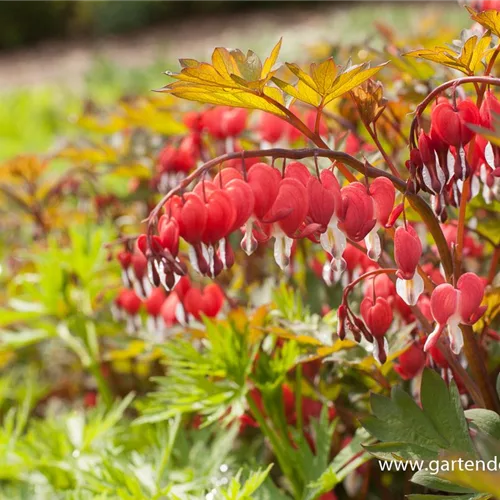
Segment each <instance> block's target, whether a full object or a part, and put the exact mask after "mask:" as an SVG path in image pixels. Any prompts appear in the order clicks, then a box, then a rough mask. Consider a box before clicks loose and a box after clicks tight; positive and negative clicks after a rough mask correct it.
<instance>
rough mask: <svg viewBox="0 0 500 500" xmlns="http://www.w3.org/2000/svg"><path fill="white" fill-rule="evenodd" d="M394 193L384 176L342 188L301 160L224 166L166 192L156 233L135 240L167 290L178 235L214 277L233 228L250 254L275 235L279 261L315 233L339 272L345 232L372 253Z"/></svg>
mask: <svg viewBox="0 0 500 500" xmlns="http://www.w3.org/2000/svg"><path fill="white" fill-rule="evenodd" d="M394 201H395V189H394V186H393V185H392V183H391V182H390V181H389V180H388V179H386V178H378V179H375V180H374V181H373V182H371V184H370V185H368V186H367V185H365V184H363V183H361V182H353V183H351V184H349V185H347V186H345V187H343V188H341V187H340V184H339V182H338V180H337V178H336V177H335V175H334V174H333V172H332V171H331V170H329V169H324V170H322V171H321V173H320V174H319V176H318V177H316V176H314V175H312V174H311V173H310V171H309V170H308V168H307V167H306V166H305V165H304V164H303V163H301V162H291V163H289V164H288V165H287V166H286V168H285V169H284V170H283V172H280V171H279V170H278V169H276V168H274V167H273V166H270V165H268V164H266V163H261V162H260V163H256V164H253V165H252V166H251V167H250V168H249V169H248V170H246V169H245V170H240V169H238V168H234V167H226V168H224V169H222V170H221V171H220V172H219V173H218V174H217V175H216V176H215V177H214V178H213V179H212V180H208V179H202V180H201V181H200V182H199V183H198V184H197V185H196V186H195V187H194V189H193V190H192V191H191V192H188V193H185V194H183V195H182V196H178V195H174V196H172V197H171V198H169V200H168V201H167V203H166V204H165V207H164V210H165V212H164V214H163V215H162V216H161V217H160V219H159V221H158V227H157V229H158V236H156V235H150V236H149V237H147V236H146V235H142V236H141V237H140V238H139V240H138V241H139V242H140V245H139V246H140V249H141V250H142V251H143V253H144V255H145V256H146V257H147V259H148V267H149V271H150V272H149V275H150V277H151V278H152V281H153V283H154V284H155V286H158V283H162V284H163V285H164V286H165V288H166V289H167V290H169V289H171V288H172V287H173V286H175V284H176V282H177V280H178V279H179V276H181V275H183V274H185V271H184V269H183V266H182V262H181V261H180V260H179V258H178V253H179V240H180V239H183V240H184V241H185V242H186V243H188V244H189V252H188V253H189V259H190V261H191V264H192V266H193V268H194V269H195V270H196V271H197V272H199V273H200V274H202V275H206V276H210V277H212V278H214V277H216V276H217V275H218V274H219V273H220V272H221V271H222V270H223V269H227V268H230V267H231V266H232V264H233V262H234V254H233V250H232V247H231V245H230V243H229V235H230V234H232V233H234V232H236V231H238V230H241V232H242V233H243V237H242V239H241V247H242V249H243V250H244V251H245V252H246V253H247V254H248V255H250V254H252V253H253V252H254V251H255V249H256V248H257V246H258V244H259V243H264V242H266V241H268V240H270V239H274V257H275V260H276V262H277V264H278V265H279V266H280V267H281V268H282V269H286V268H287V267H288V265H289V263H290V257H291V252H292V245H293V241H294V240H295V239H298V238H306V237H308V238H310V239H312V240H313V241H319V242H320V243H321V245H322V247H323V248H324V250H325V251H326V252H327V253H328V254H330V255H331V256H332V257H331V262H330V264H329V272H330V273H333V272H342V271H343V270H344V269H345V265H346V264H345V260H344V259H343V257H342V255H343V253H344V250H345V248H346V244H347V238H350V239H352V240H354V241H362V240H363V239H364V240H365V243H366V246H367V249H368V255H369V257H370V258H371V259H372V260H377V259H378V257H379V255H380V251H381V248H380V241H379V238H378V235H377V231H378V229H379V228H380V227H389V226H390V225H391V224H393V223H394V220H395V219H396V218H397V215H399V213H400V212H399V211H398V210H394ZM394 214H396V215H394ZM151 262H153V264H151Z"/></svg>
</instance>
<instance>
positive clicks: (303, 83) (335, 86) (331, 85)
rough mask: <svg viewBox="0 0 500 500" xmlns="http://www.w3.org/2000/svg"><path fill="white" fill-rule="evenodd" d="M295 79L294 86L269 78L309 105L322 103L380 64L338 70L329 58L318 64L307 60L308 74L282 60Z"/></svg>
mask: <svg viewBox="0 0 500 500" xmlns="http://www.w3.org/2000/svg"><path fill="white" fill-rule="evenodd" d="M286 65H287V67H288V69H289V70H290V71H291V72H292V73H293V74H294V75H295V76H296V77H297V78H298V79H299V81H298V83H297V85H296V86H294V85H291V84H289V83H287V82H284V81H282V80H280V79H278V78H275V77H273V78H272V80H273V82H274V83H275V84H276V85H277V86H278V87H280V88H281V89H282V90H284V91H285V92H286V93H287V94H289V95H291V96H292V97H294V98H295V99H298V100H300V101H303V102H306V103H308V104H311V105H313V106H319V105H320V104H321V105H322V106H325V105H327V104H329V103H330V102H332V101H333V100H334V99H336V98H337V97H340V96H342V95H344V94H345V93H347V92H349V91H350V90H352V89H353V88H355V87H357V86H358V85H361V84H362V83H363V82H364V81H366V80H368V79H369V78H371V77H372V76H374V75H375V74H376V73H377V72H378V71H380V69H382V67H383V66H385V63H384V64H381V65H379V66H375V67H373V68H370V67H369V66H368V63H365V64H360V65H358V66H352V67H348V68H344V69H343V70H342V71H340V72H339V71H338V69H337V67H336V66H335V63H334V61H333V59H332V58H330V59H327V60H326V61H323V62H322V63H321V64H311V66H310V68H309V74H308V73H306V72H305V71H304V70H302V69H301V68H300V67H299V66H298V65H297V64H292V63H286Z"/></svg>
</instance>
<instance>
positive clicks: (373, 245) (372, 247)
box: [365, 224, 382, 262]
mask: <svg viewBox="0 0 500 500" xmlns="http://www.w3.org/2000/svg"><path fill="white" fill-rule="evenodd" d="M377 230H378V224H377V225H376V226H375V227H374V228H373V229H372V230H371V231H370V232H369V233H368V234H367V235H366V236H365V244H366V250H367V252H366V254H367V255H368V258H370V259H371V260H373V261H375V262H377V260H378V259H379V257H380V254H381V252H382V248H381V246H380V238H379V236H378V233H377Z"/></svg>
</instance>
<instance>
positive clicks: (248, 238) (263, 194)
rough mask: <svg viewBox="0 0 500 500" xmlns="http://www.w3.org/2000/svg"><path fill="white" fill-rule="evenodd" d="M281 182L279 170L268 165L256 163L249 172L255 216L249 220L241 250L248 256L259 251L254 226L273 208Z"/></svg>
mask: <svg viewBox="0 0 500 500" xmlns="http://www.w3.org/2000/svg"><path fill="white" fill-rule="evenodd" d="M280 182H281V174H280V173H279V171H278V170H276V169H275V168H273V167H270V166H269V165H267V164H266V163H256V164H255V165H252V167H251V168H250V169H249V171H248V175H247V183H248V185H249V186H250V188H251V189H252V192H253V195H254V208H253V215H252V216H251V217H250V218H249V219H248V220H247V222H246V225H245V228H244V236H243V239H242V240H241V248H242V249H243V250H244V251H245V253H246V254H247V255H251V254H252V253H253V252H254V251H255V250H256V249H257V245H258V243H257V240H256V238H255V236H254V234H253V225H254V223H255V221H256V220H259V219H262V217H264V215H266V214H267V212H269V210H270V208H271V207H272V206H273V203H274V201H275V200H276V196H277V195H278V190H279V186H280Z"/></svg>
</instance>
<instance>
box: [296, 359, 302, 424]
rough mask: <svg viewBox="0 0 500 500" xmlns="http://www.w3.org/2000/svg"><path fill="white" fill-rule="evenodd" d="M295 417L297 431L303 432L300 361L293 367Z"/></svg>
mask: <svg viewBox="0 0 500 500" xmlns="http://www.w3.org/2000/svg"><path fill="white" fill-rule="evenodd" d="M295 417H296V419H297V431H298V432H303V430H302V427H303V425H304V422H303V418H302V363H299V364H298V365H297V367H296V368H295Z"/></svg>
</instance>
